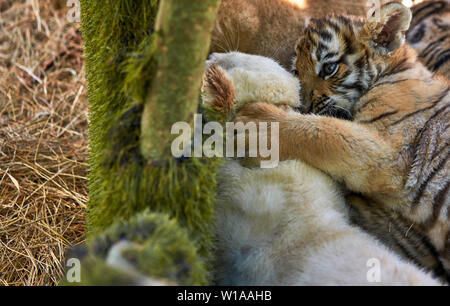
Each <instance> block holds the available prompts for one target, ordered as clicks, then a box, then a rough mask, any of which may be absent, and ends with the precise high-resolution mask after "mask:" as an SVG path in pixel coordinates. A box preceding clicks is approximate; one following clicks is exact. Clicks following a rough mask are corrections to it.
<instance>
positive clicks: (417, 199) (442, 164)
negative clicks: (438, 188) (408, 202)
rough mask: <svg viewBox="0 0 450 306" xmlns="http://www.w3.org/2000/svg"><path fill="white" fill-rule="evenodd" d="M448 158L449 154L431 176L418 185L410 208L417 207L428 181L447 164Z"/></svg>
mask: <svg viewBox="0 0 450 306" xmlns="http://www.w3.org/2000/svg"><path fill="white" fill-rule="evenodd" d="M449 157H450V153H447V155H446V156H445V158H443V159H442V160H441V162H440V163H439V165H438V167H437V168H436V169H434V171H433V172H431V174H430V175H429V176H428V177H427V178H426V179H425V181H424V182H423V183H422V184H421V185H420V187H419V191H418V193H417V194H416V196H415V197H414V200H413V202H412V207H413V208H414V207H417V205H419V202H420V199H421V198H422V197H423V195H424V193H425V190H426V189H427V187H428V185H429V183H430V181H432V180H433V179H434V178H435V176H436V175H437V174H438V173H439V172H440V171H441V170H442V169H443V168H444V166H445V164H446V163H447V160H448V158H449Z"/></svg>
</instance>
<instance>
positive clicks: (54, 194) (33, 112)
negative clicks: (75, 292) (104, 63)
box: [0, 0, 88, 285]
mask: <svg viewBox="0 0 450 306" xmlns="http://www.w3.org/2000/svg"><path fill="white" fill-rule="evenodd" d="M63 3H64V1H56V0H55V1H38V0H28V1H26V0H21V1H18V0H2V1H0V285H52V284H55V283H56V282H57V281H58V279H59V277H60V276H61V274H62V268H63V265H64V263H63V259H64V251H65V250H66V249H67V247H68V246H69V245H71V244H78V243H81V242H83V240H84V236H85V210H86V202H87V188H86V176H87V151H88V148H87V120H88V105H87V99H86V85H85V81H84V66H83V57H82V42H81V35H80V33H79V31H78V28H79V25H77V24H71V23H69V22H68V21H67V19H66V16H65V11H66V10H67V8H65V7H64V6H63V5H61V4H63Z"/></svg>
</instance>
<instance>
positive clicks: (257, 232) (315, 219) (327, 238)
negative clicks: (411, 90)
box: [208, 52, 439, 285]
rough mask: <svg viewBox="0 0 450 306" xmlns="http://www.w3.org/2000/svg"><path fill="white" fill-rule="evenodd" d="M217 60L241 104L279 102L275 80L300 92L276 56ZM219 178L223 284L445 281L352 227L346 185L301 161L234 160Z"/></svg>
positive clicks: (219, 260) (219, 252)
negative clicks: (261, 163) (253, 163)
mask: <svg viewBox="0 0 450 306" xmlns="http://www.w3.org/2000/svg"><path fill="white" fill-rule="evenodd" d="M212 63H214V64H217V65H219V66H220V67H221V68H223V69H224V70H226V71H227V73H228V74H229V75H231V76H232V80H233V85H234V86H235V89H236V91H237V97H238V98H237V99H236V103H238V104H239V103H243V101H245V103H251V102H254V101H265V102H268V103H272V102H273V103H275V104H276V103H278V102H279V99H277V98H279V97H280V96H279V95H277V94H273V92H274V90H273V85H274V84H283V86H285V87H286V88H284V89H280V90H279V91H277V92H285V93H286V92H292V93H293V92H296V93H297V95H298V89H299V86H298V85H295V84H293V82H292V81H291V80H292V77H291V76H290V75H289V74H288V73H287V72H286V71H284V70H283V69H282V68H281V67H280V66H279V65H278V64H277V63H275V62H273V61H271V60H269V59H266V58H263V57H260V56H250V55H245V54H242V53H237V52H233V53H228V54H223V55H222V54H215V55H214V56H213V58H212V59H211V60H210V61H209V63H208V65H210V64H212ZM274 79H276V80H274ZM297 82H298V81H297ZM289 86H292V88H291V89H289V88H288V87H289ZM266 88H268V90H266ZM244 91H245V92H244ZM281 96H282V95H281ZM288 96H289V95H288ZM297 97H298V96H297ZM240 99H243V100H240ZM283 102H288V101H283ZM218 180H219V184H218V203H217V206H216V219H217V233H216V238H217V243H216V248H217V249H216V251H217V264H216V281H217V283H218V284H219V285H439V282H437V281H436V280H434V279H433V278H432V277H431V276H430V275H429V274H426V273H424V272H423V271H421V270H420V269H419V268H417V267H416V266H414V265H412V264H410V263H408V262H405V261H403V260H402V259H400V258H399V257H398V256H397V255H395V254H394V253H393V252H391V251H390V250H388V249H387V248H386V247H384V246H383V245H381V244H380V243H379V242H378V241H377V240H376V239H374V238H373V237H371V236H369V235H368V234H366V233H364V232H363V231H362V230H360V229H359V228H357V227H354V226H351V225H350V224H349V222H348V216H347V211H346V206H345V202H344V197H343V194H342V191H341V189H340V187H339V185H338V184H336V183H335V182H334V181H333V180H331V179H330V178H329V177H328V176H327V175H325V174H323V173H322V172H320V171H319V170H316V169H314V168H312V167H310V166H308V165H306V164H304V163H302V162H299V161H285V162H282V163H280V165H279V166H278V167H277V168H275V169H248V168H244V167H242V166H241V164H240V162H239V161H236V160H228V161H227V162H226V164H225V165H224V166H223V167H222V170H221V172H220V174H219V178H218ZM372 258H375V259H377V260H378V261H379V262H380V269H381V270H380V271H381V282H378V283H377V282H369V281H368V278H367V274H368V273H369V271H370V269H371V267H368V266H367V263H368V261H369V260H370V259H372Z"/></svg>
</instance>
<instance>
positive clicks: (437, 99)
mask: <svg viewBox="0 0 450 306" xmlns="http://www.w3.org/2000/svg"><path fill="white" fill-rule="evenodd" d="M448 91H449V88H448V87H447V88H446V89H445V90H444V92H442V93H440V94H439V95H438V96H437V98H436V100H435V101H433V102H432V105H431V106H428V107H425V108H422V109H419V110H417V111H415V112H412V113H410V114H408V115H406V116H404V117H402V118H400V119H399V120H397V121H395V122H394V123H392V125H396V124H399V123H400V122H402V121H404V120H406V119H408V118H411V117H413V116H415V115H417V114H419V113H422V112H424V111H427V110H430V109H432V108H433V107H435V106H436V105H437V104H439V102H441V101H442V99H444V98H445V97H446V96H447V94H448ZM446 107H448V105H446V106H444V109H445V108H446ZM438 111H439V110H438ZM435 116H436V113H435V114H433V116H431V117H430V118H429V119H428V120H431V119H433V118H434V117H435Z"/></svg>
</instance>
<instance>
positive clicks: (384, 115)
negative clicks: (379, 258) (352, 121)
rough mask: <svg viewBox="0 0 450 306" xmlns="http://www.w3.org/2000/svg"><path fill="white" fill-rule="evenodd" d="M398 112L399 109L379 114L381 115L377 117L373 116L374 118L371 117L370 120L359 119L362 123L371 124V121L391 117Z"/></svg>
mask: <svg viewBox="0 0 450 306" xmlns="http://www.w3.org/2000/svg"><path fill="white" fill-rule="evenodd" d="M397 113H398V111H391V112H387V113H384V114H381V115H379V116H377V117H375V118H372V119H370V120H361V121H359V122H360V123H366V124H370V123H374V122H376V121H378V120H381V119H384V118H386V117H389V116H391V115H395V114H397Z"/></svg>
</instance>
